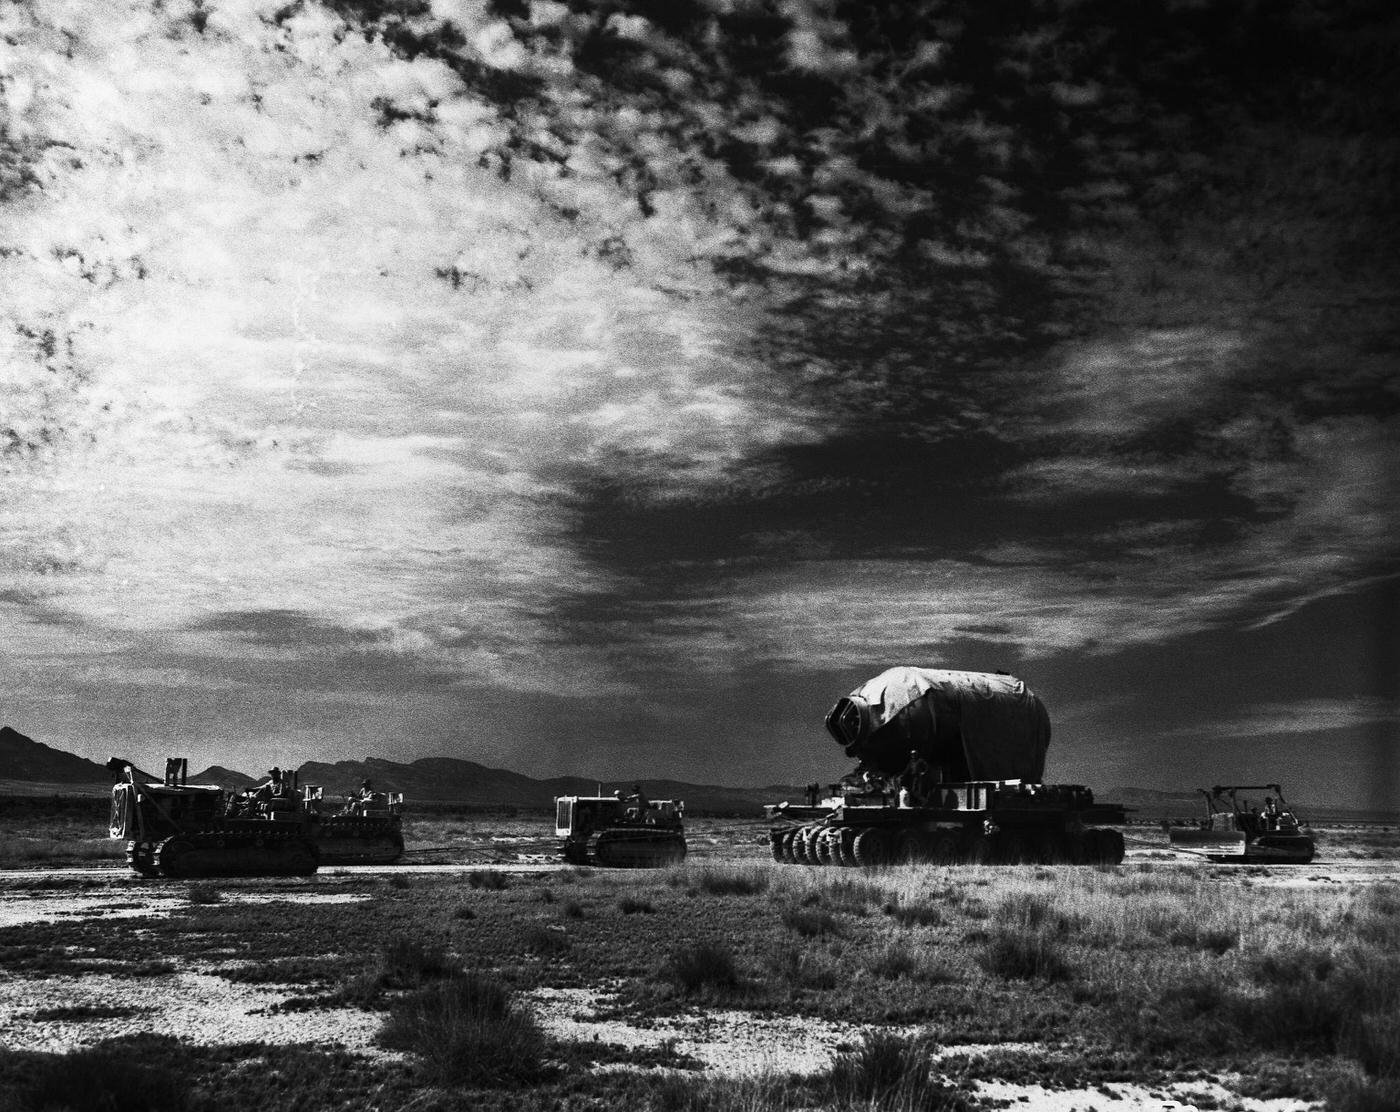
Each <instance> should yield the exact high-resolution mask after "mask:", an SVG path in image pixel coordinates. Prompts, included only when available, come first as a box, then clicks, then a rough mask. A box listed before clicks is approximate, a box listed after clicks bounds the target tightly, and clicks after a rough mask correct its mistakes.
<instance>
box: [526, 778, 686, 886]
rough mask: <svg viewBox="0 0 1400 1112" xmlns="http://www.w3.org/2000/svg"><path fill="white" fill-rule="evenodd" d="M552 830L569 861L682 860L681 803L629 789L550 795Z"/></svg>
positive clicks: (623, 864) (638, 864)
mask: <svg viewBox="0 0 1400 1112" xmlns="http://www.w3.org/2000/svg"><path fill="white" fill-rule="evenodd" d="M554 811H555V821H554V833H555V837H557V838H559V839H561V845H560V854H561V856H562V857H563V859H564V860H565V861H567V862H569V863H570V864H572V865H602V866H604V867H607V868H633V869H635V868H660V867H662V866H665V865H675V864H678V863H680V862H681V861H684V860H685V831H684V828H683V816H684V814H685V803H684V802H683V801H680V800H670V799H647V797H646V796H645V794H643V792H642V789H641V787H640V785H636V786H634V787H633V789H632V794H631V795H627V796H624V795H623V794H622V792H621V791H616V792H614V793H613V794H612V795H602V794H601V793H600V794H598V795H561V796H557V797H556V798H555V800H554Z"/></svg>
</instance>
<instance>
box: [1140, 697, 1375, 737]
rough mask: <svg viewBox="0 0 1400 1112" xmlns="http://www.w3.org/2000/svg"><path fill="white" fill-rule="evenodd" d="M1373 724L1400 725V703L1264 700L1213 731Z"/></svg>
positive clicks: (1250, 733) (1240, 733)
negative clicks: (1272, 701)
mask: <svg viewBox="0 0 1400 1112" xmlns="http://www.w3.org/2000/svg"><path fill="white" fill-rule="evenodd" d="M1371 726H1400V703H1397V702H1396V701H1395V700H1394V699H1386V698H1382V697H1376V696H1371V697H1357V698H1349V699H1346V698H1335V699H1300V700H1298V701H1297V702H1278V703H1261V704H1258V705H1255V706H1252V707H1248V708H1246V709H1244V710H1242V711H1240V712H1239V713H1238V714H1235V715H1233V716H1231V717H1228V718H1226V719H1225V720H1223V721H1217V722H1216V723H1215V724H1214V725H1213V728H1212V732H1213V733H1214V734H1215V735H1216V736H1218V737H1223V738H1261V737H1277V736H1280V735H1304V736H1307V735H1312V734H1321V733H1330V732H1332V731H1334V730H1356V729H1364V728H1366V727H1371ZM1198 732H1199V727H1192V728H1191V729H1190V730H1175V731H1172V732H1171V733H1169V734H1167V735H1165V736H1186V735H1187V734H1193V735H1194V734H1196V733H1198Z"/></svg>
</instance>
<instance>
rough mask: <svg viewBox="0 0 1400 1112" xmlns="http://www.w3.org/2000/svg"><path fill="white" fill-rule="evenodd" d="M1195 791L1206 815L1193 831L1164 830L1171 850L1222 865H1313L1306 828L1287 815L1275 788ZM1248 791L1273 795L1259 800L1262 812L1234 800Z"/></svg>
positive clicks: (1218, 787) (1242, 800) (1259, 786)
mask: <svg viewBox="0 0 1400 1112" xmlns="http://www.w3.org/2000/svg"><path fill="white" fill-rule="evenodd" d="M1196 790H1197V791H1198V792H1200V793H1201V795H1203V796H1204V797H1205V802H1206V815H1205V818H1204V819H1202V820H1201V821H1200V824H1199V825H1197V826H1193V827H1172V828H1170V829H1169V830H1168V832H1167V837H1168V838H1170V839H1171V844H1172V845H1173V846H1175V847H1176V848H1177V849H1183V850H1187V851H1188V852H1190V853H1200V854H1204V855H1205V856H1206V857H1208V858H1209V859H1210V860H1212V861H1218V862H1220V863H1221V864H1226V865H1228V864H1240V865H1253V864H1266V865H1306V864H1307V863H1308V862H1309V861H1311V860H1312V859H1313V853H1314V851H1315V846H1314V843H1313V839H1312V834H1311V833H1310V832H1309V831H1308V829H1307V825H1308V824H1307V823H1306V822H1301V821H1300V820H1299V819H1298V816H1297V815H1295V814H1294V813H1293V812H1292V811H1290V810H1289V809H1288V804H1287V802H1285V800H1284V798H1283V789H1282V788H1280V787H1279V786H1278V785H1277V784H1254V785H1246V784H1234V785H1227V786H1221V785H1219V784H1217V785H1216V786H1215V787H1213V788H1209V789H1207V788H1197V789H1196ZM1250 791H1258V792H1273V795H1271V796H1266V797H1265V799H1264V810H1263V811H1260V810H1259V809H1258V808H1257V807H1251V806H1250V804H1249V802H1248V801H1247V799H1246V798H1244V797H1243V796H1241V794H1240V793H1241V792H1250Z"/></svg>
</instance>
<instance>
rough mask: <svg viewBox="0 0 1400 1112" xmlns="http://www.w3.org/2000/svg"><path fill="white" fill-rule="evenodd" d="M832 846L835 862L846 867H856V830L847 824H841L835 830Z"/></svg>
mask: <svg viewBox="0 0 1400 1112" xmlns="http://www.w3.org/2000/svg"><path fill="white" fill-rule="evenodd" d="M833 848H834V849H835V851H836V852H835V855H834V856H835V858H836V863H837V864H838V865H841V866H843V867H845V868H847V869H853V868H855V867H856V864H857V862H856V832H855V830H853V829H852V828H851V827H849V826H843V827H841V828H840V829H838V830H837V831H836V837H835V840H834V844H833Z"/></svg>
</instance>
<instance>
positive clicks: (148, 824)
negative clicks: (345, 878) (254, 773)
mask: <svg viewBox="0 0 1400 1112" xmlns="http://www.w3.org/2000/svg"><path fill="white" fill-rule="evenodd" d="M107 767H108V768H109V769H111V770H112V771H113V772H114V773H115V774H116V775H117V776H118V777H119V779H118V780H117V782H116V783H115V784H114V785H113V786H112V814H111V823H110V827H109V834H110V836H111V837H113V838H121V839H124V840H125V841H126V860H127V864H128V865H129V866H130V867H131V869H132V870H133V871H134V872H136V873H137V874H139V875H141V876H146V877H171V878H193V877H211V876H311V875H312V874H313V873H315V872H316V869H317V867H318V866H319V864H320V853H319V851H318V849H317V846H316V840H315V837H314V836H313V833H312V821H311V818H310V816H309V815H308V814H307V812H306V811H305V809H304V808H303V807H302V806H301V803H300V801H299V799H298V797H297V789H296V773H295V772H292V771H290V770H288V771H287V772H285V773H284V772H282V771H281V770H278V769H274V770H273V777H272V779H271V780H270V781H269V782H268V783H267V784H265V785H263V788H260V789H259V790H258V791H256V792H246V793H243V794H242V795H237V796H235V795H231V794H230V793H228V792H226V791H225V790H224V789H223V788H220V787H215V786H206V785H201V784H191V783H189V782H188V776H189V762H188V760H187V759H186V758H184V757H170V758H168V759H167V760H166V762H165V778H164V780H163V782H161V783H152V782H147V781H145V780H143V779H142V778H140V777H138V775H137V772H136V769H135V766H134V765H132V764H131V762H129V761H125V760H123V759H121V758H118V757H113V758H112V759H111V760H110V761H108V762H107Z"/></svg>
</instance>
